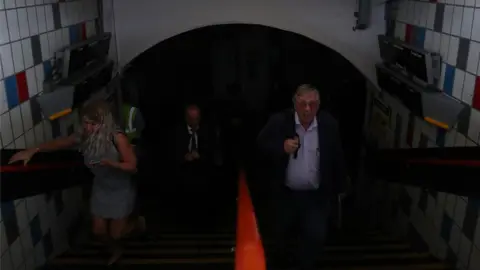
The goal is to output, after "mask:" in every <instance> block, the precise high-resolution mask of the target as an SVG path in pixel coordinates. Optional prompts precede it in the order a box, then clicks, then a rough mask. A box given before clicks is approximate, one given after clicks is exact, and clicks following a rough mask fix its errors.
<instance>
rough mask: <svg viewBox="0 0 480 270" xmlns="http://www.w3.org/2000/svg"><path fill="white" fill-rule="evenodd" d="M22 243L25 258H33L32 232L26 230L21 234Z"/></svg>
mask: <svg viewBox="0 0 480 270" xmlns="http://www.w3.org/2000/svg"><path fill="white" fill-rule="evenodd" d="M20 241H21V242H22V248H23V254H24V255H25V258H28V257H31V256H30V255H31V254H32V252H33V241H32V233H31V232H30V230H26V231H24V232H23V233H21V234H20Z"/></svg>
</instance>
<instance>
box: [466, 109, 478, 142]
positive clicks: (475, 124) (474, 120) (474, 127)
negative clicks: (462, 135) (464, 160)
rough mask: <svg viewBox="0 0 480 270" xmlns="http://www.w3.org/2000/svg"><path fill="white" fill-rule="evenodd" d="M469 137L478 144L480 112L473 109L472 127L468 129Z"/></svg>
mask: <svg viewBox="0 0 480 270" xmlns="http://www.w3.org/2000/svg"><path fill="white" fill-rule="evenodd" d="M468 137H469V138H471V139H472V140H473V141H475V142H477V143H478V140H479V137H480V111H478V110H476V109H472V111H471V113H470V126H469V128H468Z"/></svg>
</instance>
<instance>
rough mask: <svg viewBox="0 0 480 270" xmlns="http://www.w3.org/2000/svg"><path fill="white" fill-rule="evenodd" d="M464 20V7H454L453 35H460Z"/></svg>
mask: <svg viewBox="0 0 480 270" xmlns="http://www.w3.org/2000/svg"><path fill="white" fill-rule="evenodd" d="M462 21H463V7H457V6H456V7H454V8H453V19H452V32H451V33H452V35H455V36H460V33H461V30H462Z"/></svg>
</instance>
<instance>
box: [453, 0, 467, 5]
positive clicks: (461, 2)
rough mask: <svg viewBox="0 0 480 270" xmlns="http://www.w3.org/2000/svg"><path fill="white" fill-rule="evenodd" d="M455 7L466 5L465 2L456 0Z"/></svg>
mask: <svg viewBox="0 0 480 270" xmlns="http://www.w3.org/2000/svg"><path fill="white" fill-rule="evenodd" d="M455 5H458V6H464V5H465V0H455Z"/></svg>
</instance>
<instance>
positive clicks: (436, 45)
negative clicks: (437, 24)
mask: <svg viewBox="0 0 480 270" xmlns="http://www.w3.org/2000/svg"><path fill="white" fill-rule="evenodd" d="M441 45H442V34H440V33H439V32H434V33H433V45H432V51H433V52H438V53H439V52H440V49H441Z"/></svg>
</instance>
